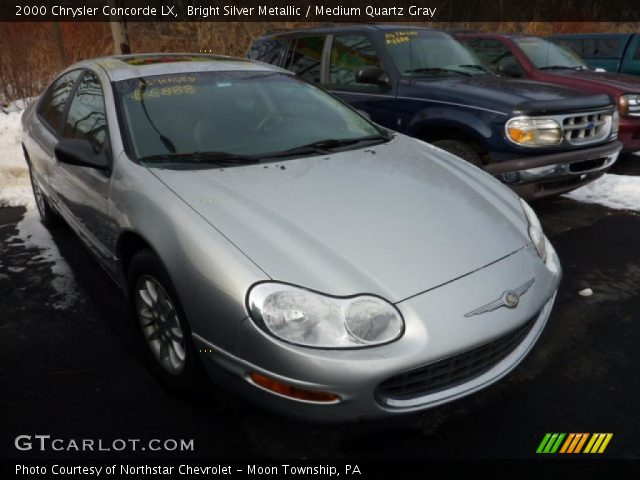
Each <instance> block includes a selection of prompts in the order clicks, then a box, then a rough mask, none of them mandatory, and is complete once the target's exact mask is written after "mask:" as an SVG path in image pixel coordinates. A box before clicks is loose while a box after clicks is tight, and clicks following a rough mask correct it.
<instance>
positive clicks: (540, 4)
mask: <svg viewBox="0 0 640 480" xmlns="http://www.w3.org/2000/svg"><path fill="white" fill-rule="evenodd" d="M116 17H119V19H120V20H123V21H151V22H228V21H234V22H335V23H338V22H357V23H361V22H489V21H492V22H494V21H495V22H506V21H516V22H533V21H539V22H565V21H572V22H603V21H616V22H639V21H640V9H639V8H638V3H636V2H635V1H634V0H530V1H525V0H409V1H405V0H364V1H362V0H304V1H296V0H196V1H193V0H84V1H83V0H59V1H56V0H40V1H38V0H8V1H4V0H3V2H2V4H1V5H0V21H13V22H15V21H18V22H34V21H35V22H38V21H59V22H78V21H82V22H86V21H90V22H105V21H112V20H116Z"/></svg>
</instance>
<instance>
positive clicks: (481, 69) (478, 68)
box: [458, 63, 493, 73]
mask: <svg viewBox="0 0 640 480" xmlns="http://www.w3.org/2000/svg"><path fill="white" fill-rule="evenodd" d="M458 67H463V68H471V69H473V70H480V71H481V72H488V73H493V72H491V70H490V69H488V68H487V67H485V66H482V65H478V64H471V63H470V64H465V65H458Z"/></svg>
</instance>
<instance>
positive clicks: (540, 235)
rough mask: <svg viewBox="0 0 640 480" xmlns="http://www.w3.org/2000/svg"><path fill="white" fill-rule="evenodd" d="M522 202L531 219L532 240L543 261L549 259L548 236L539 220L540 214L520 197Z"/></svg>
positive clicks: (530, 233)
mask: <svg viewBox="0 0 640 480" xmlns="http://www.w3.org/2000/svg"><path fill="white" fill-rule="evenodd" d="M520 203H522V209H523V210H524V214H525V216H526V217H527V220H528V221H529V237H530V238H531V242H533V246H534V247H536V251H537V252H538V255H540V258H541V259H542V261H543V262H546V261H547V246H546V237H545V236H544V232H543V231H542V225H541V224H540V220H538V216H537V215H536V212H534V211H533V209H532V208H531V207H530V206H529V204H528V203H527V202H525V201H524V200H522V199H520Z"/></svg>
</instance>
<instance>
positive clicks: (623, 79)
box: [545, 70, 640, 96]
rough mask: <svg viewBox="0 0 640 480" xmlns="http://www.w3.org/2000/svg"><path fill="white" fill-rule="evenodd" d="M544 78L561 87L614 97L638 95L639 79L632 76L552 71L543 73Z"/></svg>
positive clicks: (589, 71)
mask: <svg viewBox="0 0 640 480" xmlns="http://www.w3.org/2000/svg"><path fill="white" fill-rule="evenodd" d="M545 76H547V77H549V81H553V82H558V81H562V84H563V85H567V86H571V87H574V88H584V89H586V90H590V91H601V92H607V93H609V94H611V95H614V96H617V95H620V94H623V93H640V78H638V77H635V76H633V75H624V74H621V73H611V72H596V71H595V70H579V71H577V70H554V71H547V72H545Z"/></svg>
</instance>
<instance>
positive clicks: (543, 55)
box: [514, 37, 587, 68]
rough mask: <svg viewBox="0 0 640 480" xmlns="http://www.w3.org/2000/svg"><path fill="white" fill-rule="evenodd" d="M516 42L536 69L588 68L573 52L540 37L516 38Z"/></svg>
mask: <svg viewBox="0 0 640 480" xmlns="http://www.w3.org/2000/svg"><path fill="white" fill-rule="evenodd" d="M514 41H515V42H516V43H517V44H518V46H519V47H520V48H521V49H522V51H523V52H524V54H525V55H526V56H527V58H528V59H529V60H530V61H531V63H533V65H534V66H535V67H536V68H545V67H553V66H561V67H570V68H587V65H586V64H585V63H584V60H582V58H580V57H579V56H578V55H577V54H576V53H575V52H574V51H573V50H569V49H568V48H566V47H563V46H562V45H559V44H557V43H553V42H550V41H549V40H545V39H544V38H538V37H516V38H514Z"/></svg>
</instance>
